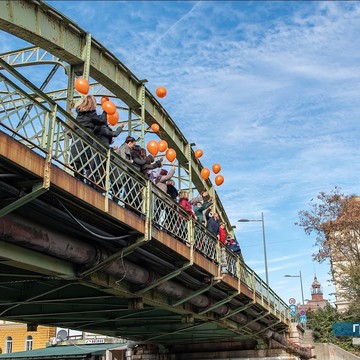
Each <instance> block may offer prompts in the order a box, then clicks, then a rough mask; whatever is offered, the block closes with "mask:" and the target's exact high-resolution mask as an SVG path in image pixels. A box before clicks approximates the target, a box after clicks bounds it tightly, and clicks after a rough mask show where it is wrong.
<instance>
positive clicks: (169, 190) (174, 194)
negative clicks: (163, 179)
mask: <svg viewBox="0 0 360 360" xmlns="http://www.w3.org/2000/svg"><path fill="white" fill-rule="evenodd" d="M166 185H167V189H166V192H167V193H168V194H169V195H170V197H171V198H172V199H173V200H174V201H176V200H177V197H178V196H179V192H178V190H177V188H176V187H175V186H174V185H175V181H174V180H168V181H167V183H166Z"/></svg>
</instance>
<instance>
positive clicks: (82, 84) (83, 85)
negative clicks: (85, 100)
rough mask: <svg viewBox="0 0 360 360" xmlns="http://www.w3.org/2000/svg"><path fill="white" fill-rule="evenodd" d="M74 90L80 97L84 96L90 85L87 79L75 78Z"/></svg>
mask: <svg viewBox="0 0 360 360" xmlns="http://www.w3.org/2000/svg"><path fill="white" fill-rule="evenodd" d="M75 89H76V90H77V91H78V92H79V93H80V94H82V95H86V94H87V93H88V92H89V90H90V85H89V82H88V81H87V79H85V78H77V79H76V80H75Z"/></svg>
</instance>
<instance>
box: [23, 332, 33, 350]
mask: <svg viewBox="0 0 360 360" xmlns="http://www.w3.org/2000/svg"><path fill="white" fill-rule="evenodd" d="M32 347H33V338H32V336H31V335H28V336H27V337H26V343H25V350H26V351H29V350H32Z"/></svg>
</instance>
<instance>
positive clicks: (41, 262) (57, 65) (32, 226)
mask: <svg viewBox="0 0 360 360" xmlns="http://www.w3.org/2000/svg"><path fill="white" fill-rule="evenodd" d="M0 29H1V30H3V31H5V32H6V33H8V34H9V36H10V34H11V35H13V36H15V37H16V38H19V39H22V40H25V41H27V42H28V43H30V44H32V46H29V47H27V48H23V49H14V50H12V51H9V52H7V53H4V54H1V56H0V159H1V162H0V170H1V171H0V188H1V191H0V249H1V250H0V270H1V271H0V289H1V290H2V291H1V292H0V317H1V318H3V319H7V320H12V321H20V322H26V323H30V324H42V325H54V326H59V327H67V328H72V329H79V330H83V331H88V332H94V333H100V334H106V335H110V336H122V337H124V338H128V339H131V340H135V341H142V342H149V343H158V344H162V345H165V346H173V345H174V344H184V343H186V344H188V345H190V344H192V343H194V344H195V343H200V342H204V343H210V342H214V341H215V342H222V343H226V342H229V343H230V342H231V343H234V342H236V343H237V344H238V345H239V346H243V347H244V348H245V347H251V346H253V347H254V348H255V347H259V346H260V347H263V348H267V347H271V346H272V342H274V341H275V342H277V343H280V344H281V346H282V347H284V348H285V349H287V351H289V352H291V353H295V354H297V355H299V356H300V357H303V358H309V357H310V351H309V349H306V348H301V347H299V346H296V345H294V344H293V343H291V342H290V341H288V340H287V338H286V334H287V331H288V326H289V324H290V315H289V309H288V307H287V305H286V304H285V303H284V302H283V300H282V299H281V298H280V297H279V296H278V295H277V294H276V293H274V292H273V291H272V289H271V288H269V287H268V286H267V285H266V284H265V283H264V282H263V281H262V280H261V279H260V278H259V276H257V275H256V274H255V273H254V271H252V270H251V269H250V268H249V267H248V266H247V265H246V264H245V263H244V261H243V259H242V258H241V257H239V256H238V255H236V254H234V253H232V252H231V251H230V250H228V249H220V247H219V245H218V243H217V241H216V239H215V238H214V237H213V235H212V234H210V233H208V232H207V231H206V229H205V228H204V227H203V226H202V225H201V224H198V223H195V222H194V221H191V220H189V219H188V217H187V214H186V213H184V211H183V210H182V209H181V207H179V206H178V204H176V203H174V202H172V201H171V200H170V199H168V198H167V197H166V196H164V195H163V194H161V191H160V190H157V189H155V188H154V187H153V186H152V185H151V183H150V182H149V181H148V180H147V179H146V178H145V177H144V176H142V175H141V174H140V173H137V172H136V171H135V170H134V169H131V168H130V167H129V166H128V164H126V163H125V162H124V161H123V160H122V159H121V158H120V157H118V156H117V155H115V154H114V153H113V152H111V150H109V149H105V148H103V147H102V146H101V144H99V143H97V145H96V146H94V145H93V144H92V143H90V142H89V141H88V138H87V137H82V136H80V135H78V134H76V133H75V132H74V125H75V120H74V116H73V115H72V112H71V109H72V107H73V104H74V102H76V101H77V100H78V99H79V98H80V96H79V94H77V93H76V91H75V89H74V81H75V79H76V77H78V76H81V77H85V78H88V79H89V82H90V84H91V86H90V93H91V94H93V95H94V96H95V97H96V98H97V99H98V101H99V102H100V98H101V96H109V97H111V99H112V100H113V101H114V103H115V104H116V105H117V108H118V111H119V112H121V118H122V119H126V120H125V122H126V124H127V129H128V133H129V134H131V135H133V136H134V137H136V138H137V139H138V140H139V142H140V143H141V144H142V145H144V144H145V142H146V141H148V140H149V139H153V138H158V137H160V138H161V139H164V140H166V141H167V142H168V144H169V146H170V147H171V148H173V149H175V151H176V153H177V161H176V166H177V171H176V179H177V182H178V187H179V188H180V189H186V190H189V191H190V192H192V191H195V190H198V191H199V190H200V189H203V188H206V189H207V190H209V193H210V194H211V196H212V197H213V198H214V199H215V206H216V209H217V212H218V213H219V215H220V217H221V218H222V219H223V220H224V221H225V222H226V223H227V227H228V229H229V231H231V227H230V223H229V220H228V218H227V216H226V213H225V210H224V208H223V206H222V204H221V201H220V199H219V197H218V196H217V193H216V191H215V190H214V188H213V186H212V183H211V182H210V180H206V181H204V180H203V179H202V177H201V175H200V172H201V169H202V164H201V162H200V161H199V159H197V158H196V157H195V154H194V151H193V150H192V147H191V144H190V143H189V142H188V141H187V140H186V139H185V137H184V136H183V134H182V133H181V131H180V129H179V128H178V127H177V125H176V124H175V122H174V121H173V120H172V119H171V117H170V116H169V114H168V113H167V112H166V110H165V109H164V108H163V107H162V106H161V104H160V103H159V102H158V101H157V99H156V98H155V97H154V96H153V95H152V94H151V93H150V92H149V91H148V90H147V89H146V87H145V83H146V81H145V80H139V79H138V78H137V77H136V76H135V75H134V74H133V73H132V72H131V71H130V70H129V69H128V68H127V67H126V66H125V65H124V64H122V63H121V62H120V61H119V60H118V59H117V58H116V57H115V56H114V55H113V54H111V52H110V51H109V50H108V49H106V48H105V47H104V46H102V45H101V44H100V43H99V42H97V41H96V40H95V39H94V38H93V37H92V36H91V34H89V33H87V32H86V31H84V30H83V29H81V28H79V27H78V26H77V25H76V24H75V23H74V22H73V21H71V20H70V19H68V18H66V17H65V16H64V15H62V14H61V13H59V12H58V11H57V10H56V9H54V8H52V7H51V6H49V5H48V4H46V3H44V2H42V1H40V0H15V1H10V0H8V1H1V2H0ZM152 124H158V125H159V127H160V131H159V132H158V133H156V134H154V133H153V132H152V131H151V128H150V126H151V125H152ZM93 140H94V141H96V139H95V138H93ZM76 143H77V144H79V148H82V149H84V148H85V149H87V153H89V154H90V155H89V156H88V157H87V158H86V160H84V161H83V163H82V166H83V167H84V168H85V167H87V166H88V165H89V163H90V162H91V160H92V159H93V157H95V156H96V157H98V158H99V159H100V161H98V162H97V166H96V168H94V169H92V174H90V175H89V179H88V183H84V182H80V181H79V180H78V179H76V178H75V177H74V173H75V172H76V170H75V169H74V168H73V167H72V165H71V164H72V162H71V156H70V150H69V149H70V147H71V146H74V144H76ZM166 165H169V164H165V166H166ZM92 179H97V180H92ZM89 185H94V186H95V185H96V186H97V187H100V188H101V193H99V192H96V191H95V190H94V189H93V188H92V187H90V186H89ZM125 187H126V188H127V189H128V193H131V194H132V196H131V198H130V197H126V196H125V195H124V192H123V189H124V188H125ZM113 200H116V201H113ZM164 211H165V213H166V221H162V220H161V218H162V216H163V215H162V214H163V212H164ZM160 225H161V226H160Z"/></svg>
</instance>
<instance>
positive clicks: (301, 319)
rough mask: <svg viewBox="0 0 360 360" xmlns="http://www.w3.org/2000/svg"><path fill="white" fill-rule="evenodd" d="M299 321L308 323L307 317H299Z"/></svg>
mask: <svg viewBox="0 0 360 360" xmlns="http://www.w3.org/2000/svg"><path fill="white" fill-rule="evenodd" d="M299 320H300V322H306V320H307V318H306V315H301V316H299Z"/></svg>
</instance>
